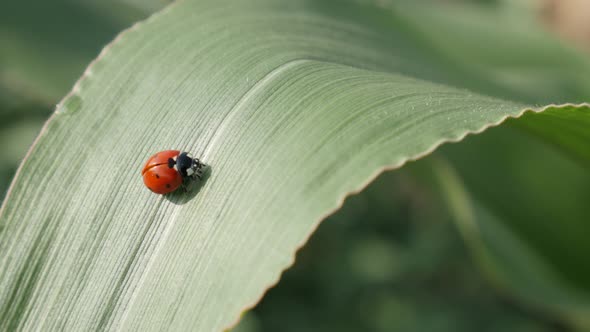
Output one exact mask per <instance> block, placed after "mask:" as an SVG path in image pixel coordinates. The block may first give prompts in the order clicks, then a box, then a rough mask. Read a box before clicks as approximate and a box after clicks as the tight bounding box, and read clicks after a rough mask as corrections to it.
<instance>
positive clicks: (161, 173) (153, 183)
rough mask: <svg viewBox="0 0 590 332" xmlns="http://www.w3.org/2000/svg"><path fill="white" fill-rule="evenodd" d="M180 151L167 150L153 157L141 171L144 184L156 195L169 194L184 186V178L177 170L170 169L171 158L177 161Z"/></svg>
mask: <svg viewBox="0 0 590 332" xmlns="http://www.w3.org/2000/svg"><path fill="white" fill-rule="evenodd" d="M179 154H180V151H178V150H166V151H161V152H158V153H156V154H155V155H153V156H151V157H150V158H149V159H148V161H147V162H146V164H145V166H143V169H142V170H141V174H142V175H143V183H145V186H146V187H148V188H149V189H150V190H151V191H153V192H155V193H156V194H167V193H169V192H173V191H174V190H176V189H178V187H180V185H181V184H182V176H181V175H180V173H178V171H177V170H176V168H174V167H172V168H171V167H169V165H168V160H169V159H170V158H172V159H174V160H176V157H177V156H178V155H179Z"/></svg>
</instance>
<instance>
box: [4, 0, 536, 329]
mask: <svg viewBox="0 0 590 332" xmlns="http://www.w3.org/2000/svg"><path fill="white" fill-rule="evenodd" d="M320 7H321V6H320ZM359 13H360V14H359ZM352 14H359V15H358V16H355V17H357V18H355V19H351V15H352ZM375 15H378V14H377V10H376V9H371V8H370V7H363V6H358V5H355V4H348V5H345V6H342V7H340V11H338V12H337V13H335V14H334V13H326V11H325V10H323V9H322V8H317V7H316V6H315V5H314V4H308V3H276V2H271V1H269V2H266V1H253V2H252V3H245V4H243V3H240V4H236V3H231V4H229V3H219V2H215V3H213V2H211V3H207V2H202V3H201V2H199V3H197V2H192V1H186V2H180V3H177V4H176V5H175V6H171V7H169V9H168V10H166V11H164V12H163V13H161V14H159V15H157V16H155V17H154V18H153V19H151V20H150V21H149V22H148V23H146V24H143V25H141V26H140V27H139V28H136V29H133V30H131V31H129V32H128V33H126V34H123V35H121V36H120V38H118V41H119V42H118V43H116V44H114V45H112V46H110V47H109V48H107V49H106V50H105V52H103V54H102V55H101V56H100V57H99V59H98V60H97V61H96V62H95V63H94V64H93V65H92V66H91V67H90V68H89V69H88V70H87V72H86V75H85V76H84V77H83V79H82V80H81V81H80V82H79V83H78V84H77V85H76V87H75V88H74V91H73V93H72V94H71V95H70V96H68V97H67V98H66V99H65V100H64V101H63V103H62V104H60V105H59V106H58V109H57V111H56V113H55V115H54V116H53V118H52V119H51V120H50V121H49V122H48V123H47V125H46V127H45V128H44V130H43V132H42V133H41V135H40V137H39V138H38V140H37V143H36V145H35V146H34V148H33V149H32V150H31V152H30V153H29V157H28V158H27V161H26V162H25V163H24V164H23V165H22V167H21V169H20V172H19V176H18V177H17V179H16V180H15V182H14V183H13V186H12V190H11V193H10V195H9V197H8V199H7V200H6V202H5V205H4V207H3V210H2V214H1V216H0V251H2V252H6V253H8V254H7V255H5V256H3V257H0V322H2V323H0V324H4V325H0V327H2V328H12V327H15V328H21V329H39V328H42V329H49V330H51V329H83V330H86V329H105V328H109V329H114V328H121V329H150V330H151V329H154V330H155V329H163V328H166V329H173V330H175V329H183V328H187V327H190V328H192V329H195V330H204V331H209V330H220V329H222V328H224V327H227V326H228V325H229V324H231V323H232V321H233V320H235V319H236V318H237V317H238V315H239V313H240V312H241V311H242V310H243V309H244V308H245V307H247V306H251V305H253V304H254V303H255V302H256V300H257V299H258V298H259V297H260V296H261V293H262V292H263V291H264V289H266V288H267V287H268V286H269V285H271V284H273V283H274V282H276V280H277V279H278V277H279V275H280V272H281V271H282V270H283V269H284V268H285V267H287V266H288V265H290V264H291V263H292V260H293V253H294V251H295V250H296V248H298V247H299V246H301V245H302V244H303V243H304V242H305V240H306V238H307V237H308V236H309V234H310V233H311V232H312V231H313V229H314V228H315V227H316V226H317V223H318V222H319V220H321V219H322V218H323V217H324V216H325V215H327V214H329V213H331V212H332V211H333V210H334V209H336V208H337V207H338V206H339V205H340V204H342V201H343V199H344V197H345V196H346V195H348V193H350V192H354V191H358V190H360V189H361V188H362V187H363V186H364V185H365V184H366V183H367V182H368V181H370V180H371V179H373V178H374V177H375V176H376V175H377V174H379V173H380V172H382V171H383V170H384V169H390V168H395V167H400V166H401V165H402V164H403V163H404V162H406V161H407V160H412V159H416V158H419V157H421V156H424V155H426V154H428V153H429V152H431V151H432V150H433V149H435V148H436V147H437V146H438V145H440V144H442V143H443V142H448V141H457V140H460V139H462V138H463V137H464V136H465V135H467V134H468V133H475V132H480V131H482V130H484V129H485V128H487V127H489V126H491V125H494V124H498V123H500V122H501V121H503V120H504V119H505V118H506V117H508V116H518V115H520V114H521V113H522V112H523V111H524V110H525V109H528V108H532V106H527V105H523V104H521V103H518V102H510V101H506V100H502V99H498V98H492V97H486V96H483V95H481V94H476V93H472V92H470V91H467V90H461V89H457V88H451V87H448V86H445V85H440V84H435V83H431V82H427V81H424V80H419V79H416V78H411V77H409V76H408V75H412V76H414V77H418V78H427V77H429V78H431V79H432V80H433V81H436V82H443V81H445V80H446V79H447V78H448V79H449V80H453V81H457V78H451V77H454V76H453V74H454V73H455V72H454V71H453V70H451V69H449V68H447V67H445V66H444V64H441V63H440V61H437V60H436V59H435V57H431V56H427V55H423V52H422V51H423V50H424V45H422V44H421V43H419V42H414V41H413V40H412V38H409V37H407V36H405V37H404V35H403V34H399V33H398V32H396V30H394V29H392V26H391V24H390V23H389V22H387V23H384V24H381V23H374V21H373V18H375ZM379 15H381V14H379ZM186 31H190V33H186ZM462 75H466V76H469V74H467V73H463V74H462ZM477 89H478V90H485V89H486V88H485V85H482V86H480V87H478V88H477ZM490 91H497V90H495V89H493V88H490ZM169 148H179V149H184V150H188V151H191V152H193V153H194V154H195V155H197V156H199V157H201V158H202V159H203V160H204V161H205V162H207V163H208V164H210V165H211V168H212V169H211V173H210V177H209V178H208V179H207V180H206V181H205V182H204V183H203V184H202V186H201V187H200V188H198V190H195V191H194V192H193V193H192V194H191V195H183V194H180V193H179V194H175V195H170V196H166V197H159V196H155V195H153V194H151V193H150V192H148V191H147V189H145V188H144V187H143V184H142V181H141V178H140V176H139V169H140V167H141V165H142V163H143V162H144V159H145V158H147V156H149V155H150V154H152V153H154V152H156V151H159V150H164V149H169ZM31 207H36V208H31ZM50 317H51V318H53V319H49V318H50Z"/></svg>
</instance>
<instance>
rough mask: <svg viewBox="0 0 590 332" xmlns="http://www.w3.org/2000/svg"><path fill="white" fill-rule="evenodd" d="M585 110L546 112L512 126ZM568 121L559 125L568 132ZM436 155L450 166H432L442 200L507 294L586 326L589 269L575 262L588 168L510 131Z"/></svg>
mask: <svg viewBox="0 0 590 332" xmlns="http://www.w3.org/2000/svg"><path fill="white" fill-rule="evenodd" d="M564 111H565V112H564ZM587 111H588V108H587V107H586V108H585V109H584V108H578V109H576V110H573V109H570V108H569V107H566V108H563V109H556V108H553V109H549V110H547V111H546V112H544V113H541V114H536V115H527V116H525V117H523V118H521V119H518V121H514V120H513V121H512V122H513V123H512V124H517V125H518V124H521V123H534V124H535V125H537V124H539V123H541V122H542V121H544V119H545V118H544V116H545V115H546V114H547V115H549V116H551V117H553V116H555V115H558V114H560V115H562V116H563V117H562V118H561V119H562V120H563V119H565V118H568V117H569V116H571V115H572V114H574V115H576V114H577V115H579V114H583V113H585V112H587ZM574 118H575V117H570V118H569V119H570V121H563V122H562V123H561V124H562V125H564V126H565V128H567V127H568V126H567V125H568V124H569V125H570V127H573V128H575V127H576V126H577V121H574ZM577 119H578V121H583V120H584V117H577ZM518 126H520V125H518ZM561 128H562V129H563V128H564V127H563V126H562V127H561ZM586 135H587V134H586ZM560 146H561V145H560ZM575 146H576V145H575V144H574V147H575ZM441 152H442V153H443V155H444V156H445V157H447V158H449V159H448V161H450V162H451V163H448V162H444V160H438V161H436V162H435V163H434V164H433V170H434V171H435V174H436V178H437V182H438V184H439V185H440V187H441V188H442V190H443V193H442V197H444V199H445V200H447V201H448V203H449V204H448V205H449V207H450V209H451V211H452V212H453V214H454V215H455V220H456V221H457V225H458V226H459V229H460V230H461V232H462V234H463V236H464V238H465V239H466V242H467V243H468V244H469V245H470V247H471V248H472V249H473V252H474V254H475V256H476V257H477V258H478V260H479V262H480V263H481V264H482V266H483V267H484V269H485V270H486V271H487V272H489V274H490V275H491V277H492V278H493V279H494V281H496V282H497V283H498V284H499V285H501V286H502V287H504V288H506V289H509V290H510V292H511V293H512V294H515V295H517V296H520V297H521V298H523V299H526V300H527V301H528V303H530V304H533V305H534V306H535V307H537V308H541V309H543V310H550V311H553V312H557V313H558V314H559V315H561V316H562V317H565V318H567V319H569V321H570V322H572V323H574V324H576V325H579V326H580V328H582V329H583V330H585V329H588V327H590V321H589V320H588V318H587V317H588V314H589V313H590V297H589V295H590V289H589V288H588V283H587V280H588V278H590V269H588V266H587V265H585V264H583V263H581V262H584V261H585V260H586V257H587V255H588V253H590V246H589V245H588V241H587V237H586V234H585V233H584V232H582V231H580V230H583V229H584V228H585V227H586V224H587V220H589V218H590V207H589V206H588V204H587V198H588V197H590V189H589V188H590V176H589V173H588V170H587V166H588V165H581V164H580V163H579V161H580V159H572V158H571V156H572V155H570V154H564V153H563V152H568V150H563V149H561V150H557V149H555V145H547V144H545V141H540V140H535V139H534V137H531V136H529V135H527V133H526V132H524V133H523V132H521V131H517V130H515V127H511V126H506V127H503V128H494V129H493V130H490V131H489V132H486V133H485V134H483V135H480V136H476V137H472V138H469V139H467V140H466V141H465V142H464V144H461V145H449V146H445V147H443V148H442V149H441ZM515 155H518V158H515Z"/></svg>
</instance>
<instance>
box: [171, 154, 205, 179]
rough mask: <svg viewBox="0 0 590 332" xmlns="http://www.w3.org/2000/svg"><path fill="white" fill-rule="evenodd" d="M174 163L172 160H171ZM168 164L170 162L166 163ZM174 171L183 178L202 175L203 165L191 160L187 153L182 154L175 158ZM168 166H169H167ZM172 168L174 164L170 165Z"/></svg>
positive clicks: (196, 160)
mask: <svg viewBox="0 0 590 332" xmlns="http://www.w3.org/2000/svg"><path fill="white" fill-rule="evenodd" d="M172 162H174V160H172ZM168 163H169V164H170V160H169V161H168ZM175 164H176V169H177V170H178V171H179V172H180V174H181V175H182V176H183V177H189V176H191V177H192V176H195V175H200V174H201V173H202V168H203V164H201V162H199V160H198V159H194V158H192V157H191V156H190V155H189V154H188V153H187V152H182V153H181V154H179V155H178V157H177V158H176V162H175ZM168 166H170V165H168ZM172 166H174V164H172Z"/></svg>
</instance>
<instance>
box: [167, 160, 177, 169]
mask: <svg viewBox="0 0 590 332" xmlns="http://www.w3.org/2000/svg"><path fill="white" fill-rule="evenodd" d="M174 165H176V161H175V160H174V159H172V158H168V168H172V167H174Z"/></svg>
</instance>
